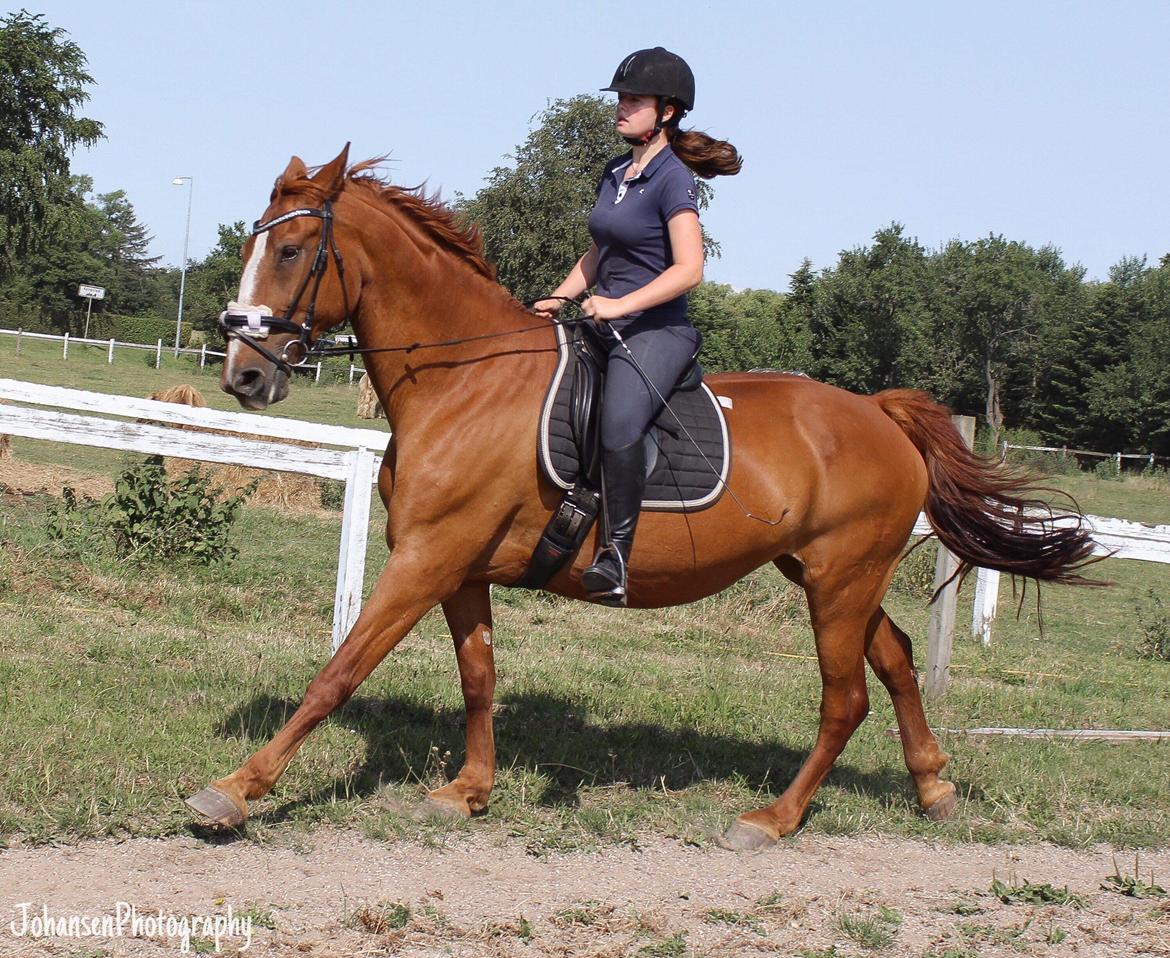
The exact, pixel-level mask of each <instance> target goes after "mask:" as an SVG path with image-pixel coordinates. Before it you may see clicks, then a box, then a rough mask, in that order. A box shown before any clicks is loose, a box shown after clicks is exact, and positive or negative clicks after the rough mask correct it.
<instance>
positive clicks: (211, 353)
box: [0, 329, 366, 385]
mask: <svg viewBox="0 0 1170 958" xmlns="http://www.w3.org/2000/svg"><path fill="white" fill-rule="evenodd" d="M0 336H12V337H14V339H15V340H16V355H18V356H19V355H20V348H21V343H22V342H23V341H24V340H26V339H31V340H41V341H47V342H57V343H60V344H61V358H62V359H63V360H67V359H68V358H69V347H70V346H74V347H76V346H97V347H100V348H102V349H104V350H105V351H106V363H107V364H109V365H113V363H114V350H115V349H137V350H145V351H146V352H149V353H154V368H155V369H158V368H159V367H160V366H161V365H162V356H163V351H164V350H166V351H167V352H169V353H171V354H172V355H175V356H179V355H186V356H191V357H195V356H198V357H199V368H200V369H202V368H204V367H205V366H206V365H207V359H208V357H211V358H212V359H217V358H218V359H223V358H224V357H225V356H226V355H227V354H226V353H223V352H220V351H219V350H216V349H208V348H207V344H206V343H204V344H203V345H202V346H200V347H199V348H198V349H196V348H195V347H193V346H184V347H182V348H180V349H178V350H176V349H175V348H174V347H173V346H164V345H163V341H162V340H161V339H160V340H158V341H157V342H156V343H155V344H154V345H153V346H149V345H145V344H143V343H123V342H120V341H119V340H116V339H84V338H82V337H81V336H71V335H70V334H69V333H65V334H64V335H63V336H58V335H56V334H55V333H27V332H25V331H24V330H23V329H0ZM304 368H305V371H306V373H309V372H312V374H313V381H314V382H320V381H321V364H320V363H314V364H312V365H309V366H305V367H304ZM365 373H366V371H365V369H364V368H362V367H361V366H355V365H354V364H353V363H352V362H351V363H350V364H349V382H350V384H351V385H352V384H353V382H354V380H355V379H361V377H362V376H364V375H365Z"/></svg>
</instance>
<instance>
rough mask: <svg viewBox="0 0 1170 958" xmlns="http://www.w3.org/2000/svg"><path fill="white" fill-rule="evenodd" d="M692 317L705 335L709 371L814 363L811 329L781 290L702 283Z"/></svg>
mask: <svg viewBox="0 0 1170 958" xmlns="http://www.w3.org/2000/svg"><path fill="white" fill-rule="evenodd" d="M690 317H691V321H692V322H693V323H694V324H695V327H696V328H697V329H699V331H700V332H702V334H703V349H702V353H701V356H700V358H701V360H702V362H703V365H704V368H705V369H706V370H707V371H709V372H722V371H725V370H734V369H781V370H786V371H794V372H797V371H804V370H806V369H808V368H809V365H810V363H811V354H810V348H809V335H808V329H807V327H806V326H805V325H804V323H803V321H802V319H801V317H800V316H799V314H798V313H796V312H795V311H794V310H792V309H790V308H788V297H785V296H783V295H781V294H780V293H775V292H772V291H771V290H767V289H749V290H742V291H738V292H737V291H735V290H733V289H732V288H731V287H730V286H724V285H720V284H718V283H702V284H701V285H700V286H699V287H698V288H697V289H695V290H693V291H692V292H691V294H690Z"/></svg>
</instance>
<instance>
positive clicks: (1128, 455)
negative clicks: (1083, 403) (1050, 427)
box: [999, 442, 1170, 471]
mask: <svg viewBox="0 0 1170 958" xmlns="http://www.w3.org/2000/svg"><path fill="white" fill-rule="evenodd" d="M1009 449H1020V450H1023V451H1025V452H1047V453H1053V454H1059V455H1060V457H1061V458H1062V459H1065V458H1067V457H1069V456H1073V457H1074V458H1076V457H1079V456H1086V457H1088V458H1091V459H1113V460H1115V461H1116V462H1117V468H1118V471H1120V469H1121V461H1122V460H1123V459H1139V460H1142V461H1144V462H1146V463H1148V464H1149V465H1150V466H1151V467H1153V466H1155V465H1157V464H1158V463H1159V462H1166V463H1170V456H1156V455H1154V454H1153V453H1152V452H1094V451H1093V450H1092V449H1070V448H1069V447H1068V446H1017V445H1015V444H1014V443H1010V442H1001V443H1000V445H999V450H1000V451H999V458H1000V459H1006V458H1007V454H1008V450H1009Z"/></svg>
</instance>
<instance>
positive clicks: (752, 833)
mask: <svg viewBox="0 0 1170 958" xmlns="http://www.w3.org/2000/svg"><path fill="white" fill-rule="evenodd" d="M715 844H716V845H718V846H719V847H720V848H726V849H727V850H728V851H732V852H751V851H755V850H756V849H758V848H767V847H768V846H769V845H774V844H776V839H774V838H773V837H772V836H771V835H769V834H768V833H767V832H766V831H764V830H763V829H762V828H760V827H759V826H757V825H749V824H748V823H747V822H738V821H737V822H732V823H731V827H730V828H729V829H727V831H725V832H724V833H723V834H722V835H716V836H715Z"/></svg>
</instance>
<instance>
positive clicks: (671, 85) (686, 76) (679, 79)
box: [602, 47, 695, 111]
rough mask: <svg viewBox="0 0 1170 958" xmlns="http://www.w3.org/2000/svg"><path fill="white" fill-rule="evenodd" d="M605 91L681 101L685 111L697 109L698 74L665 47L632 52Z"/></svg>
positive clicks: (604, 88)
mask: <svg viewBox="0 0 1170 958" xmlns="http://www.w3.org/2000/svg"><path fill="white" fill-rule="evenodd" d="M602 90H607V91H610V92H612V93H637V94H641V95H643V96H657V97H665V98H666V99H668V100H678V102H679V103H681V104H682V107H683V109H684V110H687V111H690V110H693V109H694V108H695V75H694V74H693V73H692V72H691V68H690V67H689V66H687V61H686V60H684V59H683V58H682V57H680V56H679V55H678V54H677V53H671V52H670V51H669V50H667V49H665V48H664V47H653V48H652V49H649V50H638V51H636V52H634V53H631V54H630V55H629V56H628V57H626V58H625V59H624V60H622V62H621V63H620V64H618V68H617V71H616V72H615V73H614V75H613V79H612V80H611V81H610V84H609V86H607V87H602Z"/></svg>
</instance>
